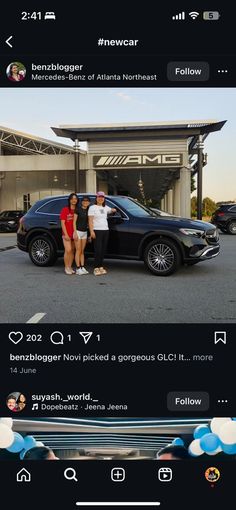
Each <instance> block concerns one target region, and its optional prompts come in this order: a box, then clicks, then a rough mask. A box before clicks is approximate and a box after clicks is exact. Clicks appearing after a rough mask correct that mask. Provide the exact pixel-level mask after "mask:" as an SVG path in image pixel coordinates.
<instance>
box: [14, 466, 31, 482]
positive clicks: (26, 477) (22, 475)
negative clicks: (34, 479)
mask: <svg viewBox="0 0 236 510" xmlns="http://www.w3.org/2000/svg"><path fill="white" fill-rule="evenodd" d="M16 481H17V482H31V473H29V471H27V469H25V468H22V469H21V470H20V471H18V473H17V474H16Z"/></svg>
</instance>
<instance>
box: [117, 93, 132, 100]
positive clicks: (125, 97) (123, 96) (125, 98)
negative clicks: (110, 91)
mask: <svg viewBox="0 0 236 510" xmlns="http://www.w3.org/2000/svg"><path fill="white" fill-rule="evenodd" d="M116 96H118V97H120V98H121V99H122V101H132V99H133V98H132V97H131V96H129V95H128V94H124V92H116Z"/></svg>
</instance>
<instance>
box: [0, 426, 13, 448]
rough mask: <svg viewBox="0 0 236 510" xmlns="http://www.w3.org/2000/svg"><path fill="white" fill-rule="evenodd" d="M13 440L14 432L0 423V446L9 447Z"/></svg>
mask: <svg viewBox="0 0 236 510" xmlns="http://www.w3.org/2000/svg"><path fill="white" fill-rule="evenodd" d="M13 441H14V434H13V432H12V430H11V429H10V428H9V427H8V426H7V425H5V424H4V423H0V448H9V446H11V445H12V443H13Z"/></svg>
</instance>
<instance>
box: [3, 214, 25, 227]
mask: <svg viewBox="0 0 236 510" xmlns="http://www.w3.org/2000/svg"><path fill="white" fill-rule="evenodd" d="M24 214H25V213H24V211H2V212H1V213H0V232H17V230H18V226H19V220H20V218H22V216H24Z"/></svg>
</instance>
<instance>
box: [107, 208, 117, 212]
mask: <svg viewBox="0 0 236 510" xmlns="http://www.w3.org/2000/svg"><path fill="white" fill-rule="evenodd" d="M116 212H117V209H113V208H112V207H109V211H107V214H114V213H116Z"/></svg>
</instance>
